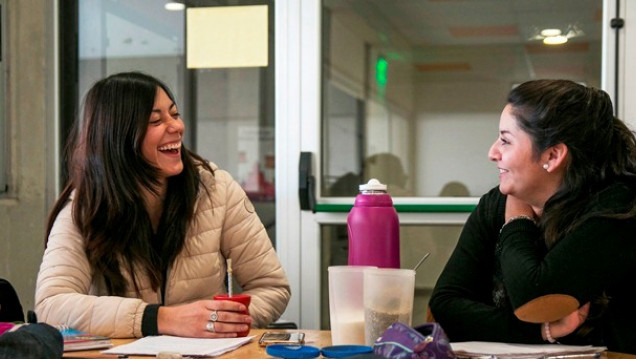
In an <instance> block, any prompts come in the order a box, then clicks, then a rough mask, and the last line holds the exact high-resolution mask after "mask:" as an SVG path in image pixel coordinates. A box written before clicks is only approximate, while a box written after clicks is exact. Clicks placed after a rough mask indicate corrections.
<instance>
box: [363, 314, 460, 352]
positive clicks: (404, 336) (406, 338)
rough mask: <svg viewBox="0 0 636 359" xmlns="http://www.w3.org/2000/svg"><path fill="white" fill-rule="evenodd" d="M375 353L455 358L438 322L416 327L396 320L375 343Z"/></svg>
mask: <svg viewBox="0 0 636 359" xmlns="http://www.w3.org/2000/svg"><path fill="white" fill-rule="evenodd" d="M373 353H375V354H377V355H381V356H383V357H384V358H391V359H407V358H408V359H422V358H428V359H454V358H455V354H453V350H452V349H451V346H450V343H449V341H448V337H446V333H444V330H442V327H441V326H440V325H439V324H438V323H426V324H423V325H420V326H417V327H415V328H411V327H409V326H408V325H406V324H403V323H400V322H396V323H393V324H391V326H390V327H389V329H387V330H386V331H385V332H384V334H382V336H381V337H379V338H378V339H377V340H376V341H375V343H374V344H373Z"/></svg>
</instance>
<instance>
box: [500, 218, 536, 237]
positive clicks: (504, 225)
mask: <svg viewBox="0 0 636 359" xmlns="http://www.w3.org/2000/svg"><path fill="white" fill-rule="evenodd" d="M514 221H530V222H532V223H533V224H535V225H536V224H537V221H535V219H534V218H532V217H530V216H526V215H525V214H521V215H518V216H514V217H512V218H509V219H508V220H507V221H506V223H504V224H503V226H501V229H500V230H499V233H501V231H503V229H504V227H506V226H507V225H508V224H510V223H512V222H514Z"/></svg>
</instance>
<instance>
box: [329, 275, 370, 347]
mask: <svg viewBox="0 0 636 359" xmlns="http://www.w3.org/2000/svg"><path fill="white" fill-rule="evenodd" d="M373 268H376V267H370V266H331V267H329V268H327V271H328V272H329V320H330V322H331V343H332V344H333V345H342V344H358V345H364V307H363V300H364V294H363V291H364V286H363V281H364V272H365V271H366V270H368V269H373Z"/></svg>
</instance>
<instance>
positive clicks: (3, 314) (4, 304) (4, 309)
mask: <svg viewBox="0 0 636 359" xmlns="http://www.w3.org/2000/svg"><path fill="white" fill-rule="evenodd" d="M0 322H24V311H23V310H22V305H21V304H20V299H19V298H18V294H17V293H16V292H15V289H13V286H12V285H11V283H9V282H8V281H7V280H5V279H2V278H0Z"/></svg>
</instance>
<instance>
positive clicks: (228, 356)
mask: <svg viewBox="0 0 636 359" xmlns="http://www.w3.org/2000/svg"><path fill="white" fill-rule="evenodd" d="M266 331H267V332H283V333H293V332H303V333H305V344H307V345H311V346H315V347H318V348H322V347H326V346H329V345H331V332H330V331H328V330H304V329H300V330H285V329H276V330H272V329H252V330H251V331H250V334H249V335H250V336H253V337H254V339H252V341H251V342H249V343H247V344H245V345H243V346H242V347H240V348H238V349H236V350H234V351H231V352H229V353H225V354H223V355H220V356H218V357H215V358H219V359H239V358H240V359H244V358H271V357H270V356H268V355H267V353H266V352H265V348H263V347H261V346H259V345H258V339H259V338H260V336H261V335H262V334H263V333H264V332H266ZM134 340H135V339H113V344H114V345H115V346H117V345H122V344H126V343H130V342H132V341H134ZM63 358H86V359H93V358H98V359H115V358H118V357H117V356H116V355H105V354H101V353H100V350H86V351H76V352H67V353H64V356H63ZM127 358H129V359H135V358H139V359H142V358H145V359H148V358H153V357H152V356H130V357H127ZM601 358H603V359H636V355H631V354H622V353H614V352H607V353H604V354H603V356H602V357H601Z"/></svg>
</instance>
